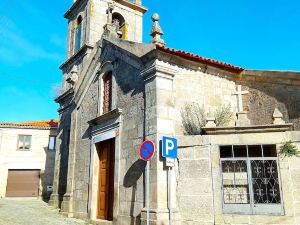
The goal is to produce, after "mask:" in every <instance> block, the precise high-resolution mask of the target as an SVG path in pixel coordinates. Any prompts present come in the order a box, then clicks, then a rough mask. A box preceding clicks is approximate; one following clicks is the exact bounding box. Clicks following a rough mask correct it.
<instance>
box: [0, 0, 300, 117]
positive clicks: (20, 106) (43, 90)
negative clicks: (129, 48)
mask: <svg viewBox="0 0 300 225" xmlns="http://www.w3.org/2000/svg"><path fill="white" fill-rule="evenodd" d="M143 2H144V5H145V6H147V7H148V8H149V11H148V12H147V13H146V14H145V18H144V42H146V43H148V42H149V41H150V36H149V31H150V29H151V25H152V22H151V19H150V17H151V14H152V13H153V12H158V13H159V14H160V17H161V19H160V24H161V26H162V28H163V30H164V32H165V35H164V36H163V38H164V39H165V41H166V43H167V46H169V47H173V48H177V49H182V50H186V51H191V52H193V53H197V54H200V55H202V56H205V57H209V58H214V59H218V60H221V61H225V62H229V63H232V64H235V65H238V66H242V67H245V68H249V69H272V70H297V71H300V60H299V52H300V38H299V37H300V18H299V17H300V2H299V1H298V0H289V1H286V0H226V1H224V0H210V1H207V0H185V1H179V0H176V1H174V0H163V1H157V0H144V1H143ZM71 4H72V1H71V0H64V1H62V0H52V1H36V0H22V1H17V0H1V1H0V104H1V109H2V110H1V111H0V121H27V120H41V119H51V118H57V117H58V114H57V108H58V105H57V104H56V103H54V101H53V99H54V96H55V92H56V91H55V90H56V89H57V87H58V85H60V82H61V72H60V70H59V69H58V67H59V65H60V64H62V63H63V61H64V59H65V51H66V49H65V45H66V32H67V21H66V20H65V19H64V18H63V14H64V12H65V11H66V10H67V9H68V8H69V7H70V6H71Z"/></svg>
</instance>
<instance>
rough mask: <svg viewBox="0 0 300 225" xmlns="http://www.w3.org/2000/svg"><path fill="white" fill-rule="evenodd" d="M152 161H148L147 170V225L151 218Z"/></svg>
mask: <svg viewBox="0 0 300 225" xmlns="http://www.w3.org/2000/svg"><path fill="white" fill-rule="evenodd" d="M149 192H150V162H149V161H147V171H146V207H147V225H149V224H150V218H149V216H150V215H149V214H150V212H149V209H150V201H149V199H150V194H149Z"/></svg>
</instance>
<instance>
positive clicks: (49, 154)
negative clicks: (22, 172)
mask: <svg viewBox="0 0 300 225" xmlns="http://www.w3.org/2000/svg"><path fill="white" fill-rule="evenodd" d="M44 152H45V154H46V162H45V170H44V172H43V173H41V184H42V198H43V201H45V202H48V201H49V199H50V195H51V193H52V192H48V191H47V186H53V177H54V165H55V151H54V150H48V146H47V147H44Z"/></svg>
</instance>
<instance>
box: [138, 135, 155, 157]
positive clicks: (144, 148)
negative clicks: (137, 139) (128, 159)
mask: <svg viewBox="0 0 300 225" xmlns="http://www.w3.org/2000/svg"><path fill="white" fill-rule="evenodd" d="M154 153H155V145H154V143H153V142H152V141H149V140H146V141H144V142H143V144H142V145H141V148H140V157H141V159H142V160H144V161H149V160H150V159H151V158H152V157H153V155H154Z"/></svg>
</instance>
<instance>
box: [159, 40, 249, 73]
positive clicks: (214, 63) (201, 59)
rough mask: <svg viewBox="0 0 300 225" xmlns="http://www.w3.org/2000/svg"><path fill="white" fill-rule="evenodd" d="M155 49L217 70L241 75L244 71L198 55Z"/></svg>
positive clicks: (169, 49) (160, 48)
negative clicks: (208, 65)
mask: <svg viewBox="0 0 300 225" xmlns="http://www.w3.org/2000/svg"><path fill="white" fill-rule="evenodd" d="M157 49H159V50H161V51H164V52H167V53H170V54H175V55H177V56H180V57H183V58H186V59H189V60H193V61H198V62H201V63H206V64H210V65H212V66H216V67H218V68H221V69H225V70H228V71H230V72H235V73H241V72H242V71H243V70H244V69H243V68H241V67H238V66H234V65H231V64H229V63H224V62H220V61H218V60H214V59H209V58H205V57H202V56H199V55H195V54H192V53H190V52H185V51H181V50H176V49H173V48H168V47H165V46H161V45H157Z"/></svg>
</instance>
